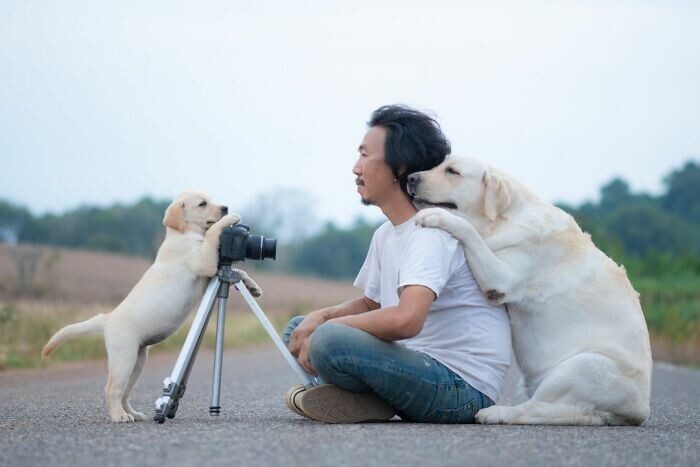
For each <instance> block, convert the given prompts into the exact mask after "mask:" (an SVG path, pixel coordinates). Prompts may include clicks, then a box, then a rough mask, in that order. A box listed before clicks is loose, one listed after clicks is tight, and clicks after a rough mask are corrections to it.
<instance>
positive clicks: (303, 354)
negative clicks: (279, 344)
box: [289, 310, 326, 375]
mask: <svg viewBox="0 0 700 467" xmlns="http://www.w3.org/2000/svg"><path fill="white" fill-rule="evenodd" d="M323 311H324V310H316V311H312V312H311V313H309V315H308V316H307V317H306V318H304V321H302V322H301V323H300V324H299V325H298V326H297V327H296V329H294V331H293V332H292V335H291V337H290V339H289V351H290V352H291V354H292V355H294V356H295V357H296V358H297V360H298V361H299V365H301V367H302V368H304V370H306V371H307V372H308V373H311V374H312V375H316V370H315V369H314V367H313V366H311V361H310V360H309V343H310V342H311V339H310V337H311V334H312V333H313V332H314V331H315V330H316V328H317V327H319V326H320V325H322V324H323V323H324V322H325V321H326V320H325V318H324V317H323Z"/></svg>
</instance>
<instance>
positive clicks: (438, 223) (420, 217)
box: [415, 208, 451, 228]
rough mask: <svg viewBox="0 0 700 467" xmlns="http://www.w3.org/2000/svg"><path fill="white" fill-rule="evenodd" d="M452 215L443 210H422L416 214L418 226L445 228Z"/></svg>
mask: <svg viewBox="0 0 700 467" xmlns="http://www.w3.org/2000/svg"><path fill="white" fill-rule="evenodd" d="M450 215H451V214H450V213H449V212H447V211H446V210H444V209H442V208H427V209H421V210H420V211H418V213H416V219H415V222H416V225H417V226H419V227H434V228H445V227H446V225H447V222H448V219H449V216H450Z"/></svg>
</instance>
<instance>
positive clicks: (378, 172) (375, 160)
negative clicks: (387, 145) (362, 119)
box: [352, 126, 394, 205]
mask: <svg viewBox="0 0 700 467" xmlns="http://www.w3.org/2000/svg"><path fill="white" fill-rule="evenodd" d="M385 139H386V130H385V129H384V128H382V127H379V126H373V127H372V128H370V129H369V130H367V133H365V137H364V138H363V139H362V143H361V144H360V147H359V148H358V149H357V150H358V152H359V153H360V154H359V158H358V159H357V162H356V163H355V167H353V169H352V173H354V174H355V176H356V177H357V178H356V179H355V183H356V184H357V191H358V192H359V193H360V197H361V198H362V204H365V205H370V204H374V205H380V204H381V202H382V200H383V199H384V198H385V197H386V194H387V192H388V191H389V190H391V189H392V188H393V187H392V185H393V183H394V174H393V173H392V172H391V168H390V167H389V166H388V165H387V164H386V162H384V140H385Z"/></svg>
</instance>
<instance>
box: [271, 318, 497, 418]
mask: <svg viewBox="0 0 700 467" xmlns="http://www.w3.org/2000/svg"><path fill="white" fill-rule="evenodd" d="M303 319H304V317H303V316H297V317H295V318H292V319H291V320H290V321H289V323H288V324H287V327H286V328H285V330H284V332H283V334H282V340H283V341H284V343H285V344H287V345H289V339H290V336H291V334H292V331H294V329H295V328H296V327H297V326H298V325H299V323H301V322H302V321H303ZM309 358H310V360H311V364H312V365H313V367H314V368H315V369H316V371H317V372H318V374H319V376H320V377H321V379H322V380H323V382H326V383H332V384H335V385H337V386H340V387H341V388H343V389H345V390H348V391H352V392H370V391H371V392H374V393H376V394H377V395H378V396H379V397H381V398H382V399H384V400H385V401H386V402H387V403H388V404H389V405H391V406H392V407H394V408H395V409H396V411H397V413H398V415H399V416H400V417H401V418H402V419H403V420H408V421H412V422H428V423H474V415H476V413H477V412H478V411H479V410H481V409H482V408H485V407H489V406H491V405H493V404H494V402H493V401H492V400H491V399H489V398H488V397H487V396H486V395H484V394H482V393H481V392H480V391H478V390H477V389H475V388H473V387H471V386H470V385H469V384H468V383H467V382H466V381H464V380H463V379H462V378H461V377H460V376H459V375H457V374H456V373H454V372H453V371H452V370H450V369H449V368H447V367H446V366H445V365H443V364H442V363H440V362H438V361H437V360H435V359H433V358H432V357H430V356H429V355H427V354H424V353H422V352H418V351H415V350H411V349H408V348H406V347H404V346H402V345H400V344H397V343H396V342H387V341H384V340H382V339H378V338H377V337H374V336H373V335H371V334H369V333H367V332H364V331H361V330H359V329H356V328H352V327H349V326H345V325H342V324H337V323H324V324H322V325H321V326H319V327H318V328H316V330H315V331H314V332H313V334H311V342H310V344H309Z"/></svg>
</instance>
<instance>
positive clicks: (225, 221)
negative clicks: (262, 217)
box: [217, 213, 241, 227]
mask: <svg viewBox="0 0 700 467" xmlns="http://www.w3.org/2000/svg"><path fill="white" fill-rule="evenodd" d="M240 221H241V216H240V215H238V214H235V213H231V214H226V215H225V216H224V217H222V218H221V219H219V222H217V224H219V223H220V224H222V225H223V226H224V227H228V226H229V225H235V224H238V223H239V222H240Z"/></svg>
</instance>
